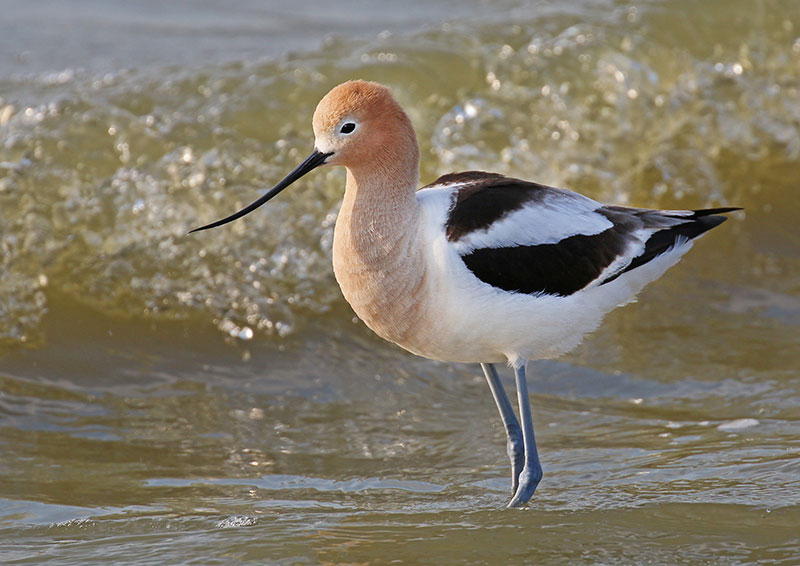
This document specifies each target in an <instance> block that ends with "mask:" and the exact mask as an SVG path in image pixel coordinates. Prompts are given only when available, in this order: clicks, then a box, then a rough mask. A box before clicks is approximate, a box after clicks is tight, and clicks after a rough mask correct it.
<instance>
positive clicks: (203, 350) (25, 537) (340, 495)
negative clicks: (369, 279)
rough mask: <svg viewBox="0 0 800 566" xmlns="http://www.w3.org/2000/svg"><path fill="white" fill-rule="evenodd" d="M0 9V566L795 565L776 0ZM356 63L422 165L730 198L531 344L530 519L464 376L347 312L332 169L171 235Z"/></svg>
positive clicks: (278, 171)
mask: <svg viewBox="0 0 800 566" xmlns="http://www.w3.org/2000/svg"><path fill="white" fill-rule="evenodd" d="M0 12H1V13H2V17H1V18H0V454H1V455H2V457H0V562H2V563H3V564H44V563H48V564H108V563H115V564H137V565H144V564H229V563H246V562H252V563H275V564H318V563H323V564H334V563H348V564H355V563H358V564H385V563H388V562H390V561H394V562H397V563H409V564H412V563H417V564H505V563H515V564H516V563H520V564H521V563H526V564H542V563H544V564H559V563H560V564H567V563H568V564H620V563H626V564H641V563H652V564H704V563H708V564H711V563H713V564H756V563H759V564H764V563H769V564H797V563H798V555H800V529H798V525H800V460H799V459H798V449H800V442H798V438H799V436H800V377H798V369H797V368H798V367H799V366H800V348H799V346H800V228H798V221H799V220H800V205H798V197H797V191H798V189H799V188H800V185H799V179H800V4H798V3H797V2H795V1H794V0H786V1H777V0H776V1H768V0H708V1H704V2H702V3H698V2H693V1H688V0H661V1H655V0H652V1H641V2H633V1H623V0H619V1H601V0H596V1H593V0H571V1H569V2H544V1H542V2H535V3H525V2H520V1H513V0H501V1H499V2H498V1H493V2H488V1H481V0H472V1H470V2H423V1H421V0H411V1H410V2H404V3H388V2H366V1H362V0H346V1H343V2H324V3H323V2H319V1H317V0H313V1H311V2H307V3H302V5H300V4H298V5H296V6H288V5H286V4H285V3H279V2H258V1H256V0H242V1H239V2H236V3H235V4H233V5H232V4H230V3H226V2H221V1H214V0H206V1H203V2H199V1H188V0H178V1H176V2H171V3H168V4H163V3H158V2H151V1H145V0H142V1H139V2H118V1H115V2H99V1H82V2H78V1H72V0H71V1H68V2H55V1H46V0H41V1H37V2H26V1H23V0H4V1H3V2H2V3H0ZM351 78H364V79H369V80H377V81H380V82H383V83H385V84H387V85H389V86H390V87H392V89H393V90H394V92H395V94H396V96H397V98H398V99H399V100H400V102H401V103H402V104H403V105H404V106H405V108H406V109H407V110H408V112H409V114H410V116H411V118H412V120H413V122H414V124H415V127H416V128H417V132H418V135H419V138H420V145H421V150H422V172H421V178H422V181H423V182H430V181H432V180H433V179H434V178H435V177H436V176H437V175H439V174H442V173H445V172H449V171H452V170H463V169H468V168H476V169H487V170H494V171H499V172H502V173H507V174H511V175H515V176H519V177H523V178H529V179H535V180H538V181H540V182H543V183H547V184H550V185H557V186H564V187H567V188H572V189H575V190H579V191H582V192H584V193H586V194H588V195H590V196H592V197H594V198H596V199H598V200H602V201H608V202H616V203H621V204H631V205H638V206H646V207H663V208H689V207H703V206H728V205H730V206H743V207H745V209H746V210H745V211H744V212H742V213H737V214H734V215H733V217H732V219H731V220H730V221H729V222H728V223H726V224H725V225H724V226H721V227H720V228H719V229H717V230H715V231H714V232H713V233H711V234H709V235H708V236H707V237H705V238H704V239H703V240H702V241H700V242H698V244H697V245H696V246H695V248H694V249H693V250H692V251H691V252H690V253H689V254H688V255H687V256H686V257H685V258H684V260H683V261H682V262H681V263H680V264H679V265H678V266H676V267H675V268H673V269H672V270H670V271H669V272H668V273H667V274H666V275H665V276H664V277H663V278H662V279H661V280H660V281H658V282H655V283H653V284H652V285H651V286H650V287H648V289H646V290H645V292H643V293H642V295H641V296H640V302H638V303H636V304H634V305H631V306H628V307H626V308H625V309H621V310H619V311H615V312H614V313H612V314H611V315H610V316H608V317H607V319H606V322H605V324H604V325H603V327H602V328H601V329H600V330H598V331H597V332H596V333H595V334H593V335H592V336H591V337H589V338H588V339H587V340H586V341H585V342H584V344H583V345H581V347H580V348H579V349H578V350H576V351H575V352H573V353H572V354H570V355H568V356H566V357H564V358H563V359H561V360H559V361H556V362H534V363H532V364H531V367H530V373H531V374H532V376H533V378H532V380H531V381H532V383H531V389H532V393H533V404H534V418H535V421H536V424H537V438H538V439H539V444H540V452H541V456H542V460H543V465H544V468H545V478H544V480H543V482H542V484H541V485H540V487H539V491H538V493H537V494H536V496H535V497H534V499H533V501H532V502H531V504H530V505H529V506H528V507H526V508H524V509H522V510H517V511H505V510H503V509H502V506H503V505H504V504H505V502H506V500H507V498H508V496H509V493H508V491H509V479H508V478H507V473H508V471H507V461H506V457H505V453H504V449H505V441H504V434H503V431H502V427H501V425H500V423H499V420H498V418H497V416H496V410H495V408H494V405H493V402H492V400H491V396H490V395H489V392H488V388H487V387H486V385H485V383H484V382H483V378H482V377H481V375H480V370H479V368H478V367H476V366H467V365H453V364H441V363H435V362H430V361H427V360H423V359H419V358H415V357H413V356H411V355H409V354H406V353H404V352H403V351H400V350H399V349H397V348H395V347H394V346H392V345H389V344H387V343H384V342H382V341H381V340H380V339H378V338H376V337H375V336H373V335H372V334H371V333H370V332H369V331H368V330H367V329H366V328H365V327H364V326H363V325H362V324H361V323H359V322H358V321H357V320H355V319H354V317H353V314H352V311H350V309H349V307H348V306H347V305H346V303H345V302H344V301H343V299H342V297H341V295H340V293H339V290H338V288H337V286H336V284H335V281H334V279H333V275H332V270H331V266H330V248H331V238H332V229H333V223H334V221H335V218H336V213H337V210H338V202H339V199H340V198H341V194H342V189H343V184H344V178H343V173H342V172H341V171H328V170H324V171H323V170H320V171H317V172H315V173H314V174H313V175H311V176H309V177H308V178H305V179H304V180H303V181H302V182H301V183H299V184H298V186H297V187H294V188H293V190H292V191H291V192H290V193H286V195H285V198H284V197H283V196H282V197H281V198H280V199H278V200H276V201H274V202H272V203H270V206H269V207H266V208H264V209H262V210H259V211H258V213H256V214H253V215H251V216H249V217H248V218H247V219H246V220H244V221H240V222H237V223H235V224H233V225H231V226H230V227H226V228H225V229H220V230H216V231H211V232H205V233H201V234H194V235H191V236H187V235H186V232H187V231H188V230H189V229H190V228H193V227H196V226H198V225H200V224H202V223H205V222H208V221H211V220H214V219H216V218H218V217H221V216H223V215H225V214H227V213H229V212H231V211H233V210H235V209H237V207H239V206H241V205H243V204H246V203H247V202H250V201H251V200H252V199H253V198H254V197H255V196H257V195H258V194H259V191H260V190H262V189H263V188H265V187H268V186H271V185H272V184H273V183H274V182H275V181H276V180H278V179H280V178H281V177H282V176H283V175H284V174H285V173H286V172H288V171H289V170H290V169H291V168H292V167H294V165H296V164H297V163H298V162H299V160H300V159H302V158H303V157H304V156H305V155H306V154H307V153H308V151H309V150H310V148H311V144H312V134H311V129H310V117H311V113H312V112H313V109H314V106H315V104H316V102H317V101H318V99H319V98H320V97H321V96H322V95H323V94H324V93H325V92H327V91H328V90H329V89H330V88H331V87H332V86H334V85H335V84H337V83H339V82H341V81H344V80H347V79H351ZM505 377H506V379H508V380H509V383H510V381H511V377H510V375H506V376H505Z"/></svg>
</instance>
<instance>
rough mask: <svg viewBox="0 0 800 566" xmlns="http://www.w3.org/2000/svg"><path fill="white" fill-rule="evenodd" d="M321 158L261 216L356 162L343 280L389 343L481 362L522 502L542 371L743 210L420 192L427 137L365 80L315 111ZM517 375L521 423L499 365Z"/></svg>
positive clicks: (471, 182)
mask: <svg viewBox="0 0 800 566" xmlns="http://www.w3.org/2000/svg"><path fill="white" fill-rule="evenodd" d="M312 127H313V132H314V149H313V151H312V152H311V154H310V155H309V156H308V157H307V158H306V159H305V160H304V161H303V162H302V163H300V165H298V166H297V167H296V168H295V169H294V170H292V171H291V172H290V173H289V174H288V175H287V176H286V177H285V178H284V179H283V180H281V181H280V182H278V183H277V184H276V185H275V186H274V187H273V188H272V189H270V190H269V191H267V192H266V193H264V194H263V195H262V196H261V197H260V198H258V199H256V200H255V201H254V202H252V203H251V204H250V205H248V206H246V207H244V208H243V209H241V210H239V211H238V212H236V213H234V214H231V215H230V216H228V217H226V218H223V219H221V220H218V221H216V222H212V223H210V224H206V225H204V226H201V227H199V228H195V229H194V230H192V232H197V231H200V230H207V229H209V228H214V227H218V226H221V225H223V224H227V223H228V222H231V221H233V220H236V219H238V218H241V217H242V216H245V215H246V214H249V213H250V212H252V211H254V210H255V209H257V208H258V207H260V206H261V205H263V204H264V203H266V202H267V201H269V200H270V199H272V198H274V197H275V196H276V195H278V193H280V192H281V191H283V190H284V189H285V188H286V187H288V186H289V185H291V184H292V183H294V182H295V181H297V180H298V179H300V178H301V177H302V176H304V175H306V174H307V173H309V172H310V171H312V170H313V169H316V168H318V167H323V166H343V167H344V168H345V170H346V185H345V190H344V197H343V200H342V205H341V209H340V211H339V213H338V216H337V219H336V224H335V228H334V238H333V254H332V255H333V271H334V275H335V277H336V280H337V282H338V284H339V286H340V288H341V291H342V294H343V295H344V298H345V299H346V300H347V302H348V303H349V304H350V305H351V307H352V308H353V310H354V311H355V313H356V315H357V316H358V317H359V318H360V319H361V321H363V322H364V324H366V325H367V326H368V327H369V328H370V329H371V330H372V331H374V332H375V333H376V334H377V335H378V336H380V337H382V338H384V339H385V340H388V341H389V342H393V343H394V344H397V345H398V346H400V347H401V348H403V349H405V350H407V351H409V352H411V353H413V354H416V355H418V356H423V357H425V358H430V359H433V360H440V361H445V362H455V363H475V364H480V365H481V368H482V370H483V373H484V375H485V377H486V380H487V382H488V385H489V389H490V391H491V393H492V396H493V398H494V401H495V403H496V405H497V409H498V411H499V413H500V418H501V420H502V423H503V426H504V428H505V433H506V437H507V443H506V448H507V453H508V457H509V460H510V464H511V484H512V485H511V493H512V496H511V499H510V500H509V501H508V503H507V507H520V506H522V505H524V504H526V503H527V502H528V501H529V500H530V498H531V497H532V496H533V494H534V492H535V490H536V488H537V486H538V485H539V483H540V481H541V479H542V466H541V462H540V460H539V454H538V451H537V447H536V439H535V436H534V426H533V419H532V412H531V401H530V396H529V393H528V383H527V376H526V366H527V363H528V361H529V360H534V359H547V358H554V357H557V356H559V355H561V354H564V353H566V352H568V351H570V350H571V349H573V348H574V347H575V346H577V345H578V343H579V342H580V341H581V340H582V338H583V337H584V336H585V335H586V334H587V333H589V332H591V331H593V330H595V329H596V328H597V327H598V325H599V324H600V322H601V319H602V318H603V316H604V315H605V314H606V313H607V312H608V311H610V310H612V309H614V308H615V307H617V306H621V305H624V304H626V303H628V302H630V301H631V300H633V299H634V297H635V296H636V294H637V293H638V292H639V291H640V290H641V289H642V288H643V287H644V286H645V285H647V284H648V283H650V282H651V281H653V280H655V279H657V278H658V277H660V276H661V275H662V274H663V273H664V272H665V271H666V270H667V269H668V268H669V267H671V266H672V265H674V264H675V263H677V261H678V260H679V259H680V257H681V256H682V255H683V254H685V253H686V252H687V251H688V250H689V249H690V248H691V247H692V244H693V241H694V240H695V239H696V238H698V237H699V236H701V235H703V234H704V233H705V232H707V231H708V230H710V229H711V228H714V227H716V226H718V225H719V224H721V223H722V222H723V221H725V220H726V217H725V216H723V214H724V213H728V212H732V211H734V210H740V209H739V208H736V207H728V208H709V209H702V210H655V209H646V208H632V207H627V206H614V205H603V204H601V203H599V202H597V201H595V200H593V199H591V198H589V197H587V196H584V195H582V194H579V193H576V192H573V191H570V190H565V189H559V188H555V187H550V186H546V185H542V184H539V183H536V182H532V181H524V180H520V179H516V178H513V177H508V176H505V175H501V174H498V173H489V172H484V171H466V172H460V173H449V174H446V175H443V176H441V177H439V178H438V179H436V180H435V181H433V183H431V184H429V185H426V186H424V187H422V188H421V189H418V186H419V160H420V156H419V148H418V145H417V137H416V133H415V131H414V127H413V125H412V123H411V120H410V119H409V117H408V115H407V114H406V112H405V111H404V110H403V108H402V107H401V106H400V104H399V103H398V102H397V101H396V99H395V98H394V96H393V95H392V93H391V91H390V89H389V88H388V87H386V86H383V85H381V84H378V83H375V82H368V81H363V80H352V81H348V82H345V83H342V84H340V85H338V86H336V87H334V88H333V89H332V90H331V91H330V92H328V93H327V94H326V95H325V96H324V97H323V98H322V99H321V101H320V102H319V104H318V105H317V107H316V110H315V111H314V115H313V120H312ZM502 363H505V364H508V365H509V366H510V367H511V368H512V369H513V372H514V378H515V384H516V392H517V405H518V411H519V419H518V418H517V416H516V415H515V413H514V410H513V408H512V403H511V401H510V400H509V398H508V396H507V395H506V392H505V389H504V387H503V385H502V383H501V380H500V377H499V374H498V371H497V368H496V367H495V366H496V364H502Z"/></svg>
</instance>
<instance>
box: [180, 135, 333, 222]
mask: <svg viewBox="0 0 800 566" xmlns="http://www.w3.org/2000/svg"><path fill="white" fill-rule="evenodd" d="M331 155H333V153H322V152H319V151H317V150H316V149H315V150H314V151H312V152H311V155H309V156H308V157H306V159H305V161H303V162H302V163H301V164H300V165H298V166H297V167H295V168H294V170H293V171H292V172H291V173H289V174H288V175H286V177H284V178H283V180H282V181H281V182H279V183H278V184H277V185H275V186H274V187H272V188H271V189H270V190H269V191H267V192H266V193H265V194H264V195H263V196H262V197H260V198H259V199H257V200H255V201H254V202H251V203H250V204H248V205H247V206H245V207H244V208H243V209H242V210H240V211H239V212H235V213H233V214H231V215H230V216H228V217H226V218H223V219H222V220H217V221H216V222H212V223H211V224H206V225H205V226H200V228H195V229H194V230H190V231H189V233H190V234H191V233H192V232H199V231H200V230H208V229H209V228H216V227H217V226H222V225H223V224H227V223H228V222H233V221H234V220H236V219H237V218H241V217H242V216H244V215H245V214H250V213H251V212H253V211H254V210H255V209H257V208H258V207H259V206H261V205H262V204H264V203H265V202H267V201H268V200H269V199H271V198H272V197H274V196H275V195H277V194H278V193H279V192H281V191H282V190H283V189H285V188H286V187H288V186H289V185H291V184H292V183H294V182H295V181H296V180H297V179H299V178H300V177H302V176H303V175H305V174H306V173H308V172H309V171H311V170H312V169H315V168H317V167H319V166H320V165H322V164H323V163H325V160H326V159H328V158H329V157H330V156H331Z"/></svg>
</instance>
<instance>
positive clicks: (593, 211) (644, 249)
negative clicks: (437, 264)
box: [429, 171, 738, 296]
mask: <svg viewBox="0 0 800 566" xmlns="http://www.w3.org/2000/svg"><path fill="white" fill-rule="evenodd" d="M447 186H452V188H453V192H452V197H451V198H452V201H451V208H450V210H449V213H448V215H447V219H446V223H445V226H444V229H445V235H446V237H447V240H448V241H449V242H450V243H451V245H453V246H454V248H455V249H456V251H457V253H458V255H459V256H460V257H461V259H462V260H463V262H464V264H465V265H466V267H467V268H468V269H469V270H470V271H471V272H472V273H473V274H474V275H475V277H477V278H478V279H480V280H481V281H483V282H485V283H488V284H489V285H492V286H493V287H496V288H499V289H503V290H505V291H510V292H516V293H528V294H536V295H541V294H544V295H556V296H568V295H572V294H574V293H576V292H578V291H580V290H582V289H585V288H587V287H591V286H596V285H604V284H606V283H609V282H611V281H613V280H615V279H617V278H618V277H620V276H622V275H623V274H625V273H626V272H628V271H631V270H634V269H636V268H637V267H640V266H642V265H644V264H646V263H648V262H649V261H651V260H653V259H655V258H656V257H659V256H660V255H662V254H664V253H667V252H669V251H670V250H672V249H674V248H675V247H676V246H680V245H681V244H683V243H685V242H687V241H688V240H691V239H693V238H696V237H697V236H699V235H701V234H703V233H704V232H706V231H707V230H710V229H711V228H713V227H715V226H717V225H719V224H721V223H722V222H724V221H725V217H724V216H718V214H720V213H724V212H730V211H732V210H738V209H736V208H716V209H707V210H695V211H690V210H649V209H639V208H628V207H622V206H603V205H601V204H600V203H598V202H596V201H594V200H592V199H590V198H588V197H585V196H583V195H580V194H578V193H574V192H572V191H566V190H563V189H556V188H553V187H547V186H544V185H539V184H537V183H532V182H528V181H522V180H519V179H514V178H510V177H505V176H503V175H498V174H495V173H485V172H481V171H469V172H466V173H457V174H451V175H444V176H443V177H440V178H439V179H437V180H436V181H435V182H434V183H433V184H432V185H429V187H447Z"/></svg>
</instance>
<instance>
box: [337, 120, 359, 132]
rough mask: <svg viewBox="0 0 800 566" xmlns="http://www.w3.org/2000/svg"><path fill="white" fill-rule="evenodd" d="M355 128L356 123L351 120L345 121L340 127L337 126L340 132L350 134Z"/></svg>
mask: <svg viewBox="0 0 800 566" xmlns="http://www.w3.org/2000/svg"><path fill="white" fill-rule="evenodd" d="M355 129H356V125H355V123H353V122H345V123H344V124H342V127H341V128H339V133H340V134H352V133H353V132H354V131H355Z"/></svg>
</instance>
